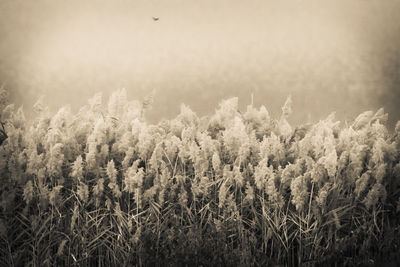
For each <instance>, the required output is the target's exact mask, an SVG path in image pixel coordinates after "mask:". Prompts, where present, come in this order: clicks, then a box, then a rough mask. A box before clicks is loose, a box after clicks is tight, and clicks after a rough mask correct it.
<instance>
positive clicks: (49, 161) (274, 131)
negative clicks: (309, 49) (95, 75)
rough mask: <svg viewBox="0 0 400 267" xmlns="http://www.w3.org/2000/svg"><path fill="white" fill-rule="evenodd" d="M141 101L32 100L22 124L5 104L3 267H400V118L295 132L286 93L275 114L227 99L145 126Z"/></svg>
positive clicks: (367, 118)
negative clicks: (200, 112) (57, 104)
mask: <svg viewBox="0 0 400 267" xmlns="http://www.w3.org/2000/svg"><path fill="white" fill-rule="evenodd" d="M1 95H2V96H4V94H1ZM148 102H149V101H148V100H146V101H144V103H142V104H141V103H139V102H135V101H131V102H130V101H128V100H127V96H126V92H125V91H124V90H120V91H117V92H115V93H114V94H113V95H112V96H111V98H110V100H109V102H108V105H103V104H102V97H101V94H97V95H95V96H94V97H93V98H92V99H90V100H89V101H88V105H87V106H84V107H82V109H81V110H80V111H79V112H78V113H76V114H73V113H72V112H71V110H70V109H69V108H68V107H64V108H61V109H60V110H59V111H58V112H57V114H55V115H51V114H50V112H49V111H48V109H47V108H46V107H45V105H44V103H43V101H39V102H38V103H37V104H36V105H35V107H34V108H35V112H36V113H37V116H36V118H35V120H34V121H33V122H29V123H28V122H26V120H25V118H24V114H23V111H22V109H15V108H14V106H13V105H7V103H6V101H4V99H2V100H1V101H0V104H1V105H2V106H1V110H2V113H1V122H4V123H5V130H6V133H7V138H6V139H5V140H4V142H3V144H2V145H1V147H0V175H1V184H0V190H1V191H0V192H1V203H0V209H1V213H0V216H1V217H0V260H1V263H0V264H1V265H2V266H20V265H29V266H54V265H57V266H73V265H79V266H110V265H113V266H184V265H188V266H189V265H190V266H191V265H197V266H261V265H263V266H265V265H286V266H300V265H304V266H319V265H322V264H329V265H333V264H335V265H347V266H353V265H374V264H377V263H378V262H379V261H380V260H382V259H390V260H391V261H392V262H395V261H396V260H397V261H399V257H398V255H397V254H396V252H398V251H399V246H400V227H399V225H400V220H399V218H400V216H399V212H400V163H399V159H400V154H399V151H400V150H399V149H400V123H398V125H397V127H396V129H395V131H394V132H393V133H389V132H388V130H387V128H386V126H385V125H386V121H387V114H385V113H384V112H383V109H380V110H378V111H377V112H375V113H374V112H364V113H362V114H361V115H360V116H358V117H357V118H356V119H355V120H354V121H353V122H351V123H349V124H340V123H339V122H337V121H335V119H334V115H333V114H332V115H330V116H328V117H327V118H326V119H325V120H322V121H320V122H318V123H315V124H313V125H304V126H300V127H295V128H293V127H291V126H290V124H289V123H288V122H287V119H288V117H289V116H290V114H291V106H290V105H291V99H288V101H286V103H285V104H284V106H283V108H282V115H281V117H280V118H278V119H273V118H271V117H270V114H269V113H268V111H267V109H266V108H265V107H263V106H262V107H260V108H256V107H254V106H252V105H250V106H248V108H247V110H246V111H245V112H239V111H238V99H237V98H232V99H229V100H226V101H223V102H222V103H221V104H220V106H219V108H218V109H217V110H216V111H215V113H214V115H212V116H210V117H204V118H199V117H197V115H196V114H195V113H194V112H192V111H191V110H190V109H189V108H188V107H186V106H184V105H183V106H182V108H181V113H180V114H179V115H178V116H177V117H176V118H175V119H173V120H164V121H162V122H160V123H158V124H157V125H149V124H147V123H146V121H145V119H144V117H145V112H146V110H147V109H148V106H149V103H148ZM396 255H397V258H396Z"/></svg>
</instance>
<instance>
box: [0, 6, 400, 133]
mask: <svg viewBox="0 0 400 267" xmlns="http://www.w3.org/2000/svg"><path fill="white" fill-rule="evenodd" d="M398 14H400V1H397V0H385V1H380V0H350V1H349V0H347V1H342V0H335V1H328V0H326V1H325V0H322V1H321V0H319V1H312V0H297V1H295V0H290V1H289V0H279V1H277V0H275V1H272V0H247V1H243V0H229V1H228V0H217V1H215V0H202V1H194V0H169V1H161V0H157V1H156V0H146V1H139V0H132V1H128V0H124V1H122V0H115V1H109V0H96V1H76V0H70V1H61V0H60V1H55V0H35V1H29V0H24V1H23V0H0V84H1V83H5V87H6V88H7V89H8V90H9V91H10V92H11V97H12V101H13V102H15V103H16V104H18V105H22V104H23V105H24V109H25V111H26V116H27V117H28V118H29V117H30V116H31V115H30V114H31V111H32V105H33V104H34V103H35V102H36V100H37V99H38V98H39V97H40V96H41V95H45V100H46V102H47V103H48V104H49V106H50V108H51V109H52V110H54V111H55V110H57V109H58V108H59V107H61V106H63V105H67V104H71V106H72V108H73V110H74V111H77V110H78V108H79V107H81V106H82V105H84V104H85V103H86V101H87V99H88V98H90V97H91V96H93V95H94V94H95V93H97V92H103V95H104V98H105V99H106V98H107V97H108V96H109V95H110V93H111V92H113V91H115V90H117V89H120V88H126V90H127V92H128V95H129V98H130V99H131V100H134V99H137V100H141V99H143V97H145V96H146V95H147V94H148V93H149V92H151V91H152V90H155V97H154V104H153V109H152V110H151V111H150V112H149V113H148V115H147V116H148V119H149V120H150V121H151V122H157V121H159V120H160V119H163V118H166V119H169V118H173V117H175V116H176V115H177V114H178V113H179V106H180V104H181V103H185V104H187V105H189V106H190V107H191V108H192V109H193V110H194V111H195V112H196V113H197V114H198V115H200V116H201V115H207V114H211V113H213V112H214V110H215V109H216V108H217V105H218V103H219V102H220V101H221V100H222V99H226V98H229V97H232V96H238V97H239V103H240V108H241V109H245V107H246V105H248V104H250V102H251V94H253V95H254V104H255V105H256V106H259V105H261V104H263V105H265V106H266V107H267V109H268V110H269V111H270V112H271V113H272V114H273V115H274V116H276V117H277V116H279V115H280V112H281V106H282V105H283V103H284V101H285V99H286V97H287V96H288V95H289V94H291V95H292V99H293V110H294V112H293V114H292V116H291V118H290V122H291V123H293V124H295V125H296V124H301V123H304V122H307V121H311V122H314V121H318V120H319V119H321V118H324V117H326V116H327V115H329V113H331V112H332V111H336V114H337V118H338V119H339V120H341V121H345V120H347V121H350V120H352V119H354V118H355V116H357V115H358V114H359V113H360V112H363V111H365V110H376V109H377V108H379V107H384V108H385V110H386V112H388V113H389V123H390V127H391V128H393V127H394V124H395V123H396V122H397V120H399V119H400V110H399V105H400V19H399V17H398ZM153 17H159V20H157V21H155V20H154V19H153Z"/></svg>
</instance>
